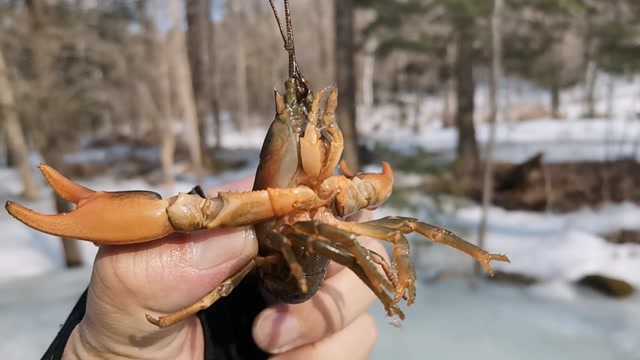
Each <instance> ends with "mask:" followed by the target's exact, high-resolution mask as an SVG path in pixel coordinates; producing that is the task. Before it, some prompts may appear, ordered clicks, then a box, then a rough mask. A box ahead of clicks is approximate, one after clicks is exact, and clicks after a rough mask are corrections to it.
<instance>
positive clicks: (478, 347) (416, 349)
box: [0, 269, 640, 360]
mask: <svg viewBox="0 0 640 360" xmlns="http://www.w3.org/2000/svg"><path fill="white" fill-rule="evenodd" d="M88 277H89V272H88V269H82V270H75V271H69V272H61V271H57V272H52V273H49V274H46V275H41V276H37V277H32V278H28V279H22V280H16V281H12V282H8V283H5V284H4V285H3V286H2V287H0V314H2V321H1V322H0V335H1V336H2V341H0V359H15V360H19V359H36V358H39V357H40V356H41V355H42V353H43V352H44V350H45V349H46V347H47V345H48V344H49V342H50V341H51V340H52V339H53V336H54V335H55V333H56V331H57V329H58V327H59V325H60V324H61V323H62V322H63V321H64V319H65V317H66V315H67V314H68V312H69V311H70V309H71V307H72V306H73V304H74V303H75V300H76V299H77V297H78V296H79V294H80V293H81V292H82V290H83V289H84V287H85V285H86V281H87V279H88ZM374 313H375V315H376V317H377V319H378V325H379V329H380V340H379V343H378V346H377V348H376V350H375V354H374V356H373V358H374V359H392V358H396V359H403V360H411V359H421V360H422V359H431V358H433V359H451V360H455V359H460V360H468V359H492V360H501V359H505V360H507V359H519V360H527V359H579V360H588V359H594V360H595V359H597V360H607V359H621V360H622V359H625V360H631V359H640V336H639V335H638V334H640V297H639V296H637V295H636V296H634V297H632V298H630V299H627V300H624V301H618V300H610V299H606V298H604V297H601V296H599V295H596V294H593V293H591V292H589V291H587V290H577V289H575V288H574V287H572V286H570V285H566V284H565V283H555V284H553V283H552V284H549V283H547V284H546V285H541V286H536V287H532V288H527V289H525V288H517V287H506V286H500V285H495V284H491V283H486V282H481V283H479V284H478V286H477V287H476V288H475V289H472V288H471V287H470V286H469V283H468V281H466V280H460V279H454V280H448V281H446V282H442V283H437V284H430V285H421V286H420V287H419V289H418V298H417V302H416V304H415V305H414V306H413V307H411V308H409V310H408V312H407V315H408V317H407V319H406V320H405V321H404V322H403V323H402V325H401V327H399V328H398V327H394V326H392V325H390V324H388V321H387V319H386V318H385V316H384V313H383V311H382V309H381V308H380V307H378V306H376V308H375V309H374Z"/></svg>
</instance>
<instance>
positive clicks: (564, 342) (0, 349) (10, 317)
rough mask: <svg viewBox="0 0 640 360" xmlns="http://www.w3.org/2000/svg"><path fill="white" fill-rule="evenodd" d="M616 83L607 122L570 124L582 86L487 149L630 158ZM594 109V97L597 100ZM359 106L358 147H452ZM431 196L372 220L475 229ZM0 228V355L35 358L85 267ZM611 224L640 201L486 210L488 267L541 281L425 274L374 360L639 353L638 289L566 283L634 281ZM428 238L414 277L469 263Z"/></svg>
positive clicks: (472, 218)
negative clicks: (615, 296) (592, 277)
mask: <svg viewBox="0 0 640 360" xmlns="http://www.w3.org/2000/svg"><path fill="white" fill-rule="evenodd" d="M616 89H617V91H616V94H617V95H618V96H617V97H616V99H615V104H614V105H615V107H614V109H616V111H614V112H613V114H612V115H613V117H612V119H605V118H599V119H578V114H579V113H580V109H579V106H578V102H577V99H579V96H580V94H579V93H578V92H577V91H571V92H566V93H564V94H563V103H564V104H565V105H564V108H563V109H562V112H563V113H565V114H566V115H567V119H565V120H560V121H556V120H550V119H538V120H534V121H527V122H520V123H517V122H503V123H501V124H500V126H499V127H498V146H497V148H496V155H497V158H498V159H500V160H506V161H521V160H523V159H525V158H527V157H529V156H530V155H532V154H533V153H535V152H537V151H544V152H545V158H546V160H547V161H564V160H606V159H613V158H619V157H630V156H633V157H637V156H638V154H637V153H638V149H639V148H640V120H638V119H637V118H636V114H637V113H638V110H639V109H638V105H637V104H639V103H640V102H638V101H637V99H638V98H639V96H638V95H639V94H638V84H637V83H633V84H631V83H626V82H620V83H619V85H618V86H617V87H616ZM528 94H529V95H530V92H529V93H528ZM482 96H484V95H483V94H482V92H481V93H480V95H479V97H482ZM510 96H511V100H510V101H511V103H515V102H517V101H519V100H518V99H519V98H518V96H519V95H518V92H517V91H515V90H514V92H513V94H511V95H510ZM540 96H542V95H540ZM436 102H437V99H427V100H425V105H424V106H422V107H421V108H426V109H430V108H433V107H434V106H435V105H434V104H436ZM605 105H606V104H604V103H603V102H601V103H600V104H599V108H600V109H604V108H605V107H606V106H605ZM420 111H426V110H420ZM481 112H482V109H481ZM369 115H371V116H369V117H367V119H366V121H364V120H363V121H360V127H361V129H360V130H361V132H362V133H363V135H364V136H363V139H364V140H365V141H367V142H369V144H374V143H383V144H386V145H388V146H390V147H392V148H393V149H394V150H397V151H402V152H408V153H411V152H414V151H416V149H422V150H427V151H437V152H440V153H445V154H447V153H448V154H451V153H452V152H453V149H454V145H455V140H456V139H455V136H456V134H455V131H454V130H452V129H447V128H442V127H441V126H440V125H438V124H435V123H426V124H422V125H423V126H422V128H421V131H420V132H419V133H418V132H415V131H414V130H413V129H412V128H411V124H410V123H409V124H408V126H405V127H400V126H399V125H398V122H397V121H393V119H396V118H397V117H398V110H397V109H394V108H392V107H381V108H377V109H376V110H375V111H374V112H371V113H370V114H369ZM419 116H422V117H425V116H426V115H425V114H422V113H419ZM263 134H264V129H260V128H256V129H254V130H252V131H251V132H249V133H243V134H239V133H238V132H234V131H232V130H231V129H229V131H225V146H229V147H235V148H243V149H251V150H252V151H253V150H256V149H257V148H258V147H259V144H260V142H261V141H262V137H263ZM487 134H488V129H487V127H486V126H485V125H483V124H482V123H480V122H479V124H478V138H479V140H480V142H484V141H485V140H486V138H487ZM256 151H257V150H256ZM256 154H257V152H256ZM90 155H91V156H98V157H100V156H102V155H100V154H94V153H92V154H90ZM87 156H88V155H86V154H85V155H84V158H83V159H80V160H86V159H85V158H86V157H87ZM81 157H82V156H81ZM254 168H255V158H252V159H251V160H250V164H249V165H248V166H247V167H246V168H244V169H240V170H238V171H233V172H229V173H225V174H224V175H222V176H220V177H218V178H210V179H207V180H206V181H205V183H204V184H205V187H211V186H215V185H217V184H221V183H225V182H228V181H233V180H238V179H241V178H243V177H246V176H249V175H251V174H252V173H253V171H254V170H253V169H254ZM414 177H415V176H408V177H407V179H413V178H414ZM40 181H42V180H40ZM82 183H83V184H85V185H88V186H89V187H93V188H97V189H102V190H121V189H147V190H154V191H157V192H160V193H163V194H165V195H167V194H173V193H175V192H177V191H187V190H189V189H190V187H191V186H192V183H191V181H189V179H184V181H183V182H180V183H178V184H177V185H176V187H174V188H171V189H166V188H154V187H151V186H149V185H148V184H147V183H145V182H144V181H142V180H135V179H134V180H126V181H124V180H116V179H113V178H112V177H109V176H107V175H105V176H102V177H99V178H96V179H91V180H89V181H84V182H82ZM405 183H406V181H405ZM44 188H46V187H45V186H44V185H43V189H44ZM19 191H20V182H19V178H18V175H17V173H16V172H15V171H13V170H10V169H6V168H0V200H2V201H5V200H19V201H22V200H21V199H19V197H18V193H19ZM50 199H51V197H50V195H47V194H45V195H44V196H43V197H42V199H41V200H40V201H37V202H32V203H27V205H28V206H29V207H31V208H34V209H36V210H39V211H43V212H51V211H52V208H51V207H52V204H51V201H50ZM435 204H436V203H435V202H434V201H433V199H432V198H430V197H428V196H426V195H424V194H417V195H416V196H415V197H412V200H411V202H410V207H408V208H405V209H391V208H385V209H383V210H381V212H380V215H387V214H395V215H406V216H416V217H420V218H422V219H425V220H427V221H429V222H434V223H438V224H442V225H446V226H448V227H451V228H452V229H455V230H456V231H458V232H459V233H460V234H462V235H463V236H464V237H465V238H467V239H469V240H473V239H474V238H475V233H476V229H477V226H478V223H479V219H480V208H479V207H478V206H477V205H475V204H472V203H469V202H464V201H462V202H460V201H459V200H458V199H451V201H448V200H445V201H444V202H438V206H435ZM409 209H412V210H409ZM0 228H1V229H2V231H3V233H4V234H5V235H4V237H3V239H2V240H1V241H0V314H2V321H0V335H2V340H0V359H32V358H37V357H38V356H39V355H41V353H42V351H43V350H44V348H45V347H46V345H47V344H48V342H49V341H50V340H51V339H52V337H53V335H54V334H55V332H56V331H57V328H58V326H59V324H60V323H61V322H62V321H63V320H64V318H65V316H66V314H67V313H68V311H69V310H70V309H71V307H72V306H73V304H74V302H75V300H76V298H77V297H78V296H79V294H80V292H81V291H82V289H84V287H85V286H86V282H87V280H88V276H89V272H88V269H81V270H74V271H64V270H63V262H62V250H61V248H60V243H59V241H58V240H57V239H56V238H53V237H51V236H48V235H44V234H40V233H38V232H35V231H32V230H30V229H27V228H26V227H25V226H24V225H22V224H20V223H18V222H16V221H14V220H13V219H10V218H9V216H8V215H7V214H6V213H5V212H4V211H3V212H0ZM621 229H640V207H639V206H637V205H635V204H630V203H625V204H609V205H605V206H603V207H602V208H599V209H583V210H580V211H576V212H573V213H569V214H563V215H557V214H541V213H532V212H523V211H505V210H503V209H499V208H492V209H491V213H490V221H489V233H488V240H487V248H488V249H490V250H492V251H495V252H504V253H507V254H508V255H509V257H510V258H511V260H512V263H511V264H496V267H497V268H498V269H501V270H505V271H509V272H519V273H524V274H529V275H532V276H535V277H536V278H539V279H541V280H542V282H541V283H539V284H537V285H535V286H532V287H529V288H519V287H509V286H503V285H496V284H492V283H488V282H478V283H476V284H475V286H474V288H473V289H472V288H470V287H469V284H468V283H467V280H462V279H460V278H457V279H456V278H454V279H453V280H451V279H449V280H445V281H442V282H438V283H433V282H426V281H423V282H422V283H421V285H420V286H419V289H418V299H417V302H416V304H415V305H414V306H413V307H412V308H410V309H409V310H408V318H407V320H405V321H404V323H403V324H402V326H401V327H400V328H396V327H394V326H391V325H387V319H385V317H384V314H383V313H382V310H381V309H380V308H379V307H376V309H375V314H376V316H377V317H378V318H379V320H380V321H379V325H380V331H381V336H380V342H379V345H378V347H377V348H376V353H375V355H374V358H375V359H389V358H392V357H395V358H400V359H430V358H445V359H465V360H467V359H469V358H476V359H505V360H506V359H541V358H543V359H580V360H584V359H640V335H639V334H640V295H638V294H636V295H634V296H632V297H630V298H627V299H625V300H611V299H608V298H604V297H602V296H600V295H597V294H595V293H593V292H591V291H588V290H584V289H579V288H577V287H575V286H574V285H573V282H574V281H575V280H576V279H579V278H580V277H582V276H584V275H586V274H594V273H597V274H602V275H609V276H613V277H616V278H620V279H623V280H626V281H628V282H629V283H631V284H632V285H634V286H635V287H636V288H640V245H614V244H610V243H607V242H606V241H605V240H604V238H603V237H602V236H603V234H607V233H611V232H614V231H618V230H621ZM426 244H427V243H426V242H424V241H421V240H417V239H413V246H414V248H415V252H414V253H415V254H416V263H417V268H418V270H419V272H420V274H421V275H422V278H423V280H426V279H432V278H435V275H437V274H441V273H443V272H446V273H454V274H460V273H463V272H468V271H469V269H470V267H471V262H470V260H469V259H467V258H466V257H465V256H463V255H461V254H460V253H458V252H455V251H452V250H450V249H447V248H444V247H441V246H425V245H426ZM82 250H83V255H84V257H85V258H86V259H87V261H88V262H89V263H90V262H91V260H92V258H93V256H94V254H95V251H96V249H95V247H93V245H90V244H85V243H82Z"/></svg>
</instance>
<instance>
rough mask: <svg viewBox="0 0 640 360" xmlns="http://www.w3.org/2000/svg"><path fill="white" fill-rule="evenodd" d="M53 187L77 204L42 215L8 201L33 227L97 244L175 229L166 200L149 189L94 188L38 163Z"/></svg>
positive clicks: (160, 234) (154, 235)
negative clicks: (116, 190) (69, 210)
mask: <svg viewBox="0 0 640 360" xmlns="http://www.w3.org/2000/svg"><path fill="white" fill-rule="evenodd" d="M40 171H42V174H43V175H44V177H45V178H46V179H47V181H48V182H49V185H50V186H51V188H53V190H54V191H55V192H56V193H57V194H58V195H59V196H60V197H61V198H63V199H65V200H67V201H70V202H72V203H74V204H76V205H77V208H76V209H75V210H73V211H71V212H69V213H66V214H58V215H44V214H40V213H37V212H35V211H33V210H31V209H28V208H26V207H24V206H22V205H20V204H16V203H14V202H11V201H7V203H6V205H5V208H6V209H7V211H8V212H9V214H11V215H12V216H13V217H15V218H16V219H18V220H20V221H22V222H23V223H24V224H26V225H27V226H30V227H32V228H34V229H36V230H39V231H42V232H45V233H48V234H52V235H58V236H63V237H68V238H74V239H80V240H88V241H92V242H94V243H96V244H99V245H120V244H134V243H141V242H146V241H151V240H155V239H159V238H161V237H164V236H166V235H169V234H170V233H172V232H174V231H175V230H174V229H173V226H171V223H170V222H169V218H168V216H167V206H168V201H167V200H163V199H162V198H161V197H160V195H158V194H156V193H154V192H150V191H122V192H102V191H93V190H91V189H88V188H86V187H84V186H81V185H78V184H76V183H74V182H73V181H71V180H69V179H67V178H65V177H64V176H62V174H60V173H59V172H57V171H56V170H55V169H53V168H51V167H49V166H47V165H40Z"/></svg>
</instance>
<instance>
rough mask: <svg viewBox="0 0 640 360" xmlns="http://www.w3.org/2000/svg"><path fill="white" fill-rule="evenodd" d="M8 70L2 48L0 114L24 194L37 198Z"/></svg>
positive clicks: (31, 198)
mask: <svg viewBox="0 0 640 360" xmlns="http://www.w3.org/2000/svg"><path fill="white" fill-rule="evenodd" d="M7 71H8V70H7V65H6V63H5V60H4V54H3V53H2V52H1V50H0V116H2V119H4V120H3V126H4V131H5V133H6V135H7V136H6V137H7V145H8V148H9V153H10V154H12V156H14V157H15V160H16V162H17V164H18V169H19V171H20V177H21V178H22V186H23V190H22V195H23V196H24V197H25V198H27V199H29V200H35V199H37V198H38V196H39V191H38V186H37V184H36V182H35V180H34V178H33V174H32V173H31V166H30V165H31V164H30V162H29V148H28V147H27V143H26V141H25V138H24V133H23V132H22V126H21V125H20V121H19V120H18V113H17V111H16V102H15V98H14V95H13V88H12V87H11V83H10V82H9V74H8V72H7Z"/></svg>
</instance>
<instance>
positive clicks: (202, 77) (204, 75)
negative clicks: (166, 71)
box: [187, 0, 213, 163]
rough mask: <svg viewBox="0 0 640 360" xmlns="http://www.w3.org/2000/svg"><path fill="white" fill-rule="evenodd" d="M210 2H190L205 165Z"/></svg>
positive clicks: (191, 55)
mask: <svg viewBox="0 0 640 360" xmlns="http://www.w3.org/2000/svg"><path fill="white" fill-rule="evenodd" d="M210 3H211V1H210V0H187V25H188V31H187V45H188V50H189V63H190V66H191V83H192V84H193V94H194V96H195V100H196V113H197V121H198V133H199V135H200V152H201V153H202V156H203V160H204V162H205V163H209V160H208V157H207V134H208V131H207V130H208V126H207V123H208V118H209V115H210V114H211V105H212V104H211V89H212V88H213V85H212V83H211V82H212V81H211V80H212V76H211V60H210V55H211V51H210V49H209V46H210V45H209V43H210V41H211V38H210V31H211V30H210V25H209V24H210V20H209V17H210V16H211V13H210V9H211V5H210Z"/></svg>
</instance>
